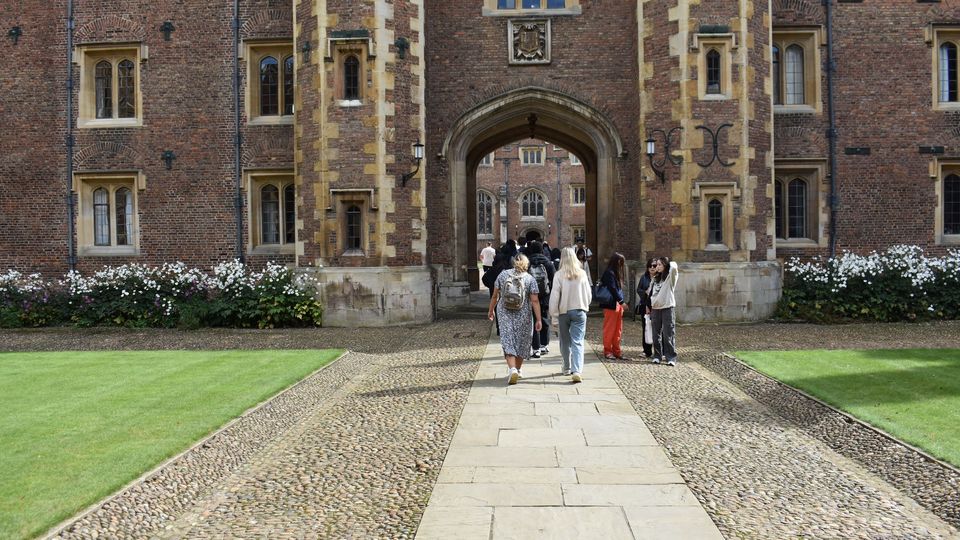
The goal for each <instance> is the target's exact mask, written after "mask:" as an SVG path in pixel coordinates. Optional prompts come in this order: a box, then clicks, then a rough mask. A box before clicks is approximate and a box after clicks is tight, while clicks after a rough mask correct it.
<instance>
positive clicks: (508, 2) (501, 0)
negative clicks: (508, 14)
mask: <svg viewBox="0 0 960 540" xmlns="http://www.w3.org/2000/svg"><path fill="white" fill-rule="evenodd" d="M516 7H517V0H497V9H516Z"/></svg>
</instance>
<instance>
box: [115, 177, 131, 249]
mask: <svg viewBox="0 0 960 540" xmlns="http://www.w3.org/2000/svg"><path fill="white" fill-rule="evenodd" d="M114 197H115V199H116V207H115V208H116V212H117V245H118V246H129V245H130V244H132V243H133V193H132V192H131V191H130V190H129V189H127V188H120V189H118V190H117V193H116V194H115V195H114Z"/></svg>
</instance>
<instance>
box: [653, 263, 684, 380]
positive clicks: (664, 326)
mask: <svg viewBox="0 0 960 540" xmlns="http://www.w3.org/2000/svg"><path fill="white" fill-rule="evenodd" d="M653 264H654V270H656V273H655V274H654V275H653V283H651V284H650V312H651V315H650V318H651V319H652V322H653V363H654V364H659V363H660V362H661V361H663V362H666V363H667V365H668V366H675V365H677V342H676V332H677V314H676V305H677V299H676V297H675V296H674V290H676V288H677V280H678V279H679V278H680V275H679V272H680V270H679V268H677V263H675V262H673V261H671V260H670V258H669V257H660V258H658V259H656V260H655V261H654V263H653Z"/></svg>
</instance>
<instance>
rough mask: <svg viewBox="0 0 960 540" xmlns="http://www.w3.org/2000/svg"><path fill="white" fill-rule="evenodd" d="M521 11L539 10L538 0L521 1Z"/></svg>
mask: <svg viewBox="0 0 960 540" xmlns="http://www.w3.org/2000/svg"><path fill="white" fill-rule="evenodd" d="M523 9H540V0H523Z"/></svg>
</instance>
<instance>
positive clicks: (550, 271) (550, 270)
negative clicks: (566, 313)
mask: <svg viewBox="0 0 960 540" xmlns="http://www.w3.org/2000/svg"><path fill="white" fill-rule="evenodd" d="M541 264H542V265H543V267H544V268H546V269H547V280H548V285H550V286H551V287H553V276H554V274H556V273H557V269H556V268H554V267H553V262H552V261H551V260H550V259H548V258H546V257H544V256H543V253H538V254H536V255H531V256H530V268H529V270H532V269H533V267H534V266H537V265H541ZM529 270H528V271H529ZM539 298H540V303H541V304H549V303H550V295H548V294H544V293H543V291H540V295H539Z"/></svg>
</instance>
